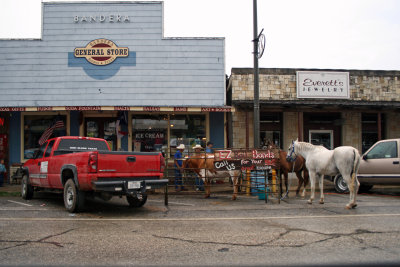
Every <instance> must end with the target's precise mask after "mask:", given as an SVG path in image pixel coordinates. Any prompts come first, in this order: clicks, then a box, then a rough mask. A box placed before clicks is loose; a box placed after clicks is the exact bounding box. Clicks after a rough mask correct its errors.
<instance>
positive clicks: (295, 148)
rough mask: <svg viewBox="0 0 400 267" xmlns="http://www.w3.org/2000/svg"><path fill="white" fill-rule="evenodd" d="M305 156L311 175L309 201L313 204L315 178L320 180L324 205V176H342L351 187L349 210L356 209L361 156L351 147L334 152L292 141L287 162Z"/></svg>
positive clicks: (339, 148)
mask: <svg viewBox="0 0 400 267" xmlns="http://www.w3.org/2000/svg"><path fill="white" fill-rule="evenodd" d="M297 154H299V155H301V156H303V158H304V159H305V160H306V167H307V169H308V172H309V174H310V184H311V197H310V199H309V200H308V203H309V204H312V202H313V200H314V193H315V178H316V177H318V178H319V189H320V194H321V196H320V201H319V203H320V204H324V189H323V186H324V177H323V176H324V175H329V176H335V175H337V174H339V173H340V174H341V175H342V176H343V179H344V180H345V181H346V183H347V185H348V186H349V191H350V202H349V203H348V204H347V205H346V208H347V209H351V208H355V207H356V206H357V204H356V195H357V191H358V188H359V186H360V183H359V182H358V180H357V172H358V167H359V165H360V154H359V153H358V150H357V149H355V148H354V147H351V146H340V147H337V148H335V149H334V150H328V149H326V148H325V147H323V146H315V145H313V144H310V143H305V142H299V141H297V140H296V141H292V144H291V145H290V146H289V150H288V156H287V160H288V161H289V160H292V161H293V160H295V159H296V155H297Z"/></svg>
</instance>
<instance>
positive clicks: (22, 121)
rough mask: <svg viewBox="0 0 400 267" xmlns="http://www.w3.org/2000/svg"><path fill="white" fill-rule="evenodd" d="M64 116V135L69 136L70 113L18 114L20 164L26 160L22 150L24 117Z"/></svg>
mask: <svg viewBox="0 0 400 267" xmlns="http://www.w3.org/2000/svg"><path fill="white" fill-rule="evenodd" d="M49 115H50V116H57V115H62V116H66V123H65V130H66V135H67V136H69V135H70V119H71V118H70V113H69V112H68V111H48V112H37V111H23V112H21V114H20V116H21V117H20V118H21V119H20V120H21V124H20V144H21V145H20V160H21V161H20V162H21V163H25V162H26V161H27V160H28V159H25V158H24V150H25V149H24V148H25V138H24V131H25V129H24V126H25V116H49Z"/></svg>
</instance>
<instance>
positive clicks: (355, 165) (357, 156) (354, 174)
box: [351, 148, 361, 188]
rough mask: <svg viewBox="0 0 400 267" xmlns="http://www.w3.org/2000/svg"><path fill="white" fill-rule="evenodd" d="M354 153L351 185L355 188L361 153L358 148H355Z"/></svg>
mask: <svg viewBox="0 0 400 267" xmlns="http://www.w3.org/2000/svg"><path fill="white" fill-rule="evenodd" d="M353 153H354V161H353V170H352V172H351V187H352V188H353V187H354V185H355V182H356V177H357V172H358V167H359V166H360V160H361V157H360V154H359V153H358V150H357V149H355V148H354V149H353Z"/></svg>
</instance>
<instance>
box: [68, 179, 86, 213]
mask: <svg viewBox="0 0 400 267" xmlns="http://www.w3.org/2000/svg"><path fill="white" fill-rule="evenodd" d="M84 205H85V192H83V191H79V189H78V188H77V187H76V186H75V183H74V181H73V180H72V179H69V180H68V181H67V182H66V183H65V185H64V206H65V208H66V209H67V210H68V211H69V212H79V211H81V210H82V209H83V206H84Z"/></svg>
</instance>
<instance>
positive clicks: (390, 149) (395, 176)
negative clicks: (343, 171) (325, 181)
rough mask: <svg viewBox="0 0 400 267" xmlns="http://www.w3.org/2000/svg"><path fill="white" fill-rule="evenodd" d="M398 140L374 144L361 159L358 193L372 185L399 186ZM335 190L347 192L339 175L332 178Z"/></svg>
mask: <svg viewBox="0 0 400 267" xmlns="http://www.w3.org/2000/svg"><path fill="white" fill-rule="evenodd" d="M399 149H400V139H388V140H381V141H378V142H376V143H375V144H374V145H373V146H372V147H371V148H370V149H368V151H367V152H365V153H364V154H363V155H362V157H361V162H360V168H359V170H358V174H357V178H358V181H359V182H360V189H359V192H365V191H368V190H370V189H371V188H372V187H373V186H374V185H400V156H399V155H400V153H399V152H400V150H399ZM334 184H335V189H336V191H337V192H339V193H344V192H347V191H348V187H347V184H346V182H345V181H344V179H343V177H342V176H341V175H337V176H336V177H335V178H334Z"/></svg>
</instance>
